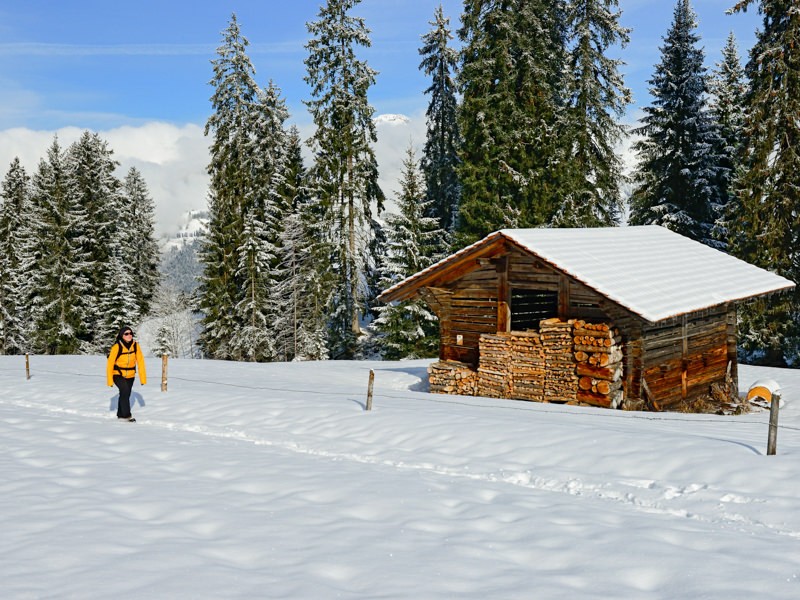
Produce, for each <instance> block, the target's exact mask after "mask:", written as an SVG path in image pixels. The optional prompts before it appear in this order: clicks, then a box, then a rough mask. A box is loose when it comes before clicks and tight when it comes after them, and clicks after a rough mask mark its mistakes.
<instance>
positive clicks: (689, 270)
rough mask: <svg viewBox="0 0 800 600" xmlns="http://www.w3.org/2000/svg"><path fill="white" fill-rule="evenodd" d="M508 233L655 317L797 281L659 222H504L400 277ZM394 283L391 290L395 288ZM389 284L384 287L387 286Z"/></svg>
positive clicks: (573, 274) (633, 308)
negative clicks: (564, 225)
mask: <svg viewBox="0 0 800 600" xmlns="http://www.w3.org/2000/svg"><path fill="white" fill-rule="evenodd" d="M498 237H502V238H506V239H508V240H510V241H512V242H513V243H515V244H516V245H518V246H520V247H521V248H523V249H524V250H527V251H528V252H530V253H531V254H534V255H536V256H538V257H539V258H541V259H542V260H544V261H545V262H547V263H549V264H551V265H552V266H554V267H555V268H556V269H558V270H560V271H562V272H563V273H565V274H567V275H569V276H571V277H572V278H574V279H576V280H578V281H580V282H582V283H584V284H585V285H587V286H588V287H590V288H592V289H593V290H595V291H596V292H598V293H599V294H601V295H603V296H605V297H606V298H609V299H610V300H613V301H614V302H616V303H617V304H619V305H621V306H623V307H625V308H627V309H628V310H630V311H631V312H633V313H636V314H637V315H640V316H641V317H643V318H645V319H646V320H648V321H650V322H656V321H661V320H663V319H667V318H669V317H674V316H677V315H681V314H685V313H690V312H694V311H698V310H702V309H705V308H709V307H711V306H717V305H720V304H724V303H727V302H734V301H737V300H744V299H746V298H752V297H755V296H761V295H764V294H768V293H771V292H777V291H781V290H787V289H791V288H793V287H794V285H795V284H794V283H793V282H791V281H789V280H788V279H785V278H784V277H781V276H779V275H776V274H775V273H772V272H770V271H766V270H764V269H761V268H759V267H756V266H754V265H751V264H749V263H746V262H744V261H742V260H739V259H738V258H734V257H733V256H730V255H728V254H725V253H724V252H720V251H719V250H715V249H713V248H710V247H708V246H706V245H704V244H701V243H699V242H696V241H694V240H691V239H689V238H687V237H684V236H682V235H680V234H677V233H674V232H672V231H670V230H669V229H666V228H664V227H659V226H657V225H646V226H637V227H601V228H587V229H503V230H501V231H498V232H495V233H493V234H491V235H489V236H487V237H486V238H484V239H483V240H481V241H479V242H476V243H475V244H473V245H472V246H469V247H467V248H464V249H463V250H461V251H459V252H457V253H456V254H454V255H452V256H450V257H448V258H446V259H444V260H443V261H440V262H439V263H437V264H436V265H433V266H431V267H429V268H428V269H426V270H425V271H422V272H420V273H418V274H417V275H415V276H413V277H411V278H409V279H407V280H406V281H405V282H401V283H400V284H398V285H397V286H394V288H397V287H399V286H403V285H405V284H408V283H410V282H411V281H412V280H415V279H417V278H420V277H421V276H423V275H424V274H425V273H426V272H433V271H435V270H436V269H438V268H441V265H443V263H446V262H448V261H450V260H452V259H454V258H455V257H458V256H459V255H464V254H468V253H470V252H473V251H475V250H476V249H477V248H479V247H480V246H482V245H483V244H486V243H490V242H491V241H492V240H496V239H497V238H498ZM394 288H392V289H394ZM389 291H390V290H387V291H386V292H384V294H386V293H388V292H389Z"/></svg>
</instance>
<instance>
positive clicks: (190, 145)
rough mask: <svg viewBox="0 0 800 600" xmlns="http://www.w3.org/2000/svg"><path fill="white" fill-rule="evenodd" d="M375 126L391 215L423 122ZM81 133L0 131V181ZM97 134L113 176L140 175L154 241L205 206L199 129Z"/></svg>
mask: <svg viewBox="0 0 800 600" xmlns="http://www.w3.org/2000/svg"><path fill="white" fill-rule="evenodd" d="M376 125H377V130H378V142H377V144H376V145H375V153H376V156H377V159H378V165H379V167H380V185H381V187H382V189H383V191H384V193H385V194H386V197H387V201H388V202H387V209H388V210H392V209H393V202H392V200H393V198H394V196H395V194H396V190H397V189H398V187H399V186H398V180H399V177H400V171H401V168H402V161H403V158H404V156H405V152H406V149H407V148H408V146H409V144H411V145H412V146H413V147H414V148H415V149H416V152H417V157H418V158H419V156H420V152H421V148H422V145H423V144H424V141H425V118H424V115H422V114H420V115H416V116H411V117H406V116H402V115H382V116H380V117H378V118H377V119H376ZM82 132H83V130H82V129H80V128H77V127H65V128H61V129H58V130H55V131H37V130H32V129H25V128H14V129H5V130H0V176H2V177H5V174H6V172H7V171H8V166H9V164H10V163H11V161H12V160H13V159H14V157H18V158H19V160H20V162H21V163H22V165H23V166H24V167H25V169H26V171H27V172H28V175H33V173H34V172H35V171H36V169H37V167H38V164H39V161H40V160H41V159H43V158H44V157H45V155H46V153H47V148H48V147H49V146H50V145H51V144H52V143H53V137H54V136H56V135H57V136H58V141H59V144H60V145H61V146H62V147H64V148H66V147H67V146H69V145H70V144H72V143H73V142H75V141H77V140H78V139H79V138H80V136H81V133H82ZM97 133H98V135H100V137H101V138H102V139H104V140H106V141H107V142H108V145H109V147H110V148H111V149H112V150H113V151H114V158H115V159H116V160H117V161H118V162H119V163H120V166H119V168H118V171H117V176H118V177H119V178H120V179H121V178H123V177H124V176H125V174H126V173H127V172H128V170H129V169H130V168H131V167H136V168H137V169H138V170H139V171H141V173H142V175H143V176H144V178H145V181H146V182H147V186H148V188H149V190H150V195H151V196H152V198H153V200H154V201H155V205H156V232H157V234H158V235H159V236H164V235H169V234H172V233H174V232H175V231H177V229H178V226H179V225H180V223H181V222H182V220H183V215H184V214H185V213H186V212H187V211H189V210H202V209H204V208H205V207H206V205H207V192H208V182H209V177H208V174H207V173H206V166H207V165H208V162H209V153H208V145H209V143H208V139H206V137H205V136H204V135H203V127H201V126H199V125H195V124H187V125H174V124H170V123H161V122H151V123H146V124H143V125H139V126H124V127H116V128H112V129H108V130H104V131H98V132H97ZM300 133H301V135H302V136H303V138H304V139H307V138H308V136H309V134H310V133H311V125H306V126H303V127H300ZM309 163H310V155H308V154H307V155H306V164H307V165H308V164H309Z"/></svg>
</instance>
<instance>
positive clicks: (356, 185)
mask: <svg viewBox="0 0 800 600" xmlns="http://www.w3.org/2000/svg"><path fill="white" fill-rule="evenodd" d="M357 4H358V0H328V1H327V2H326V3H325V5H324V6H323V7H322V8H321V9H320V12H319V14H318V19H317V20H316V21H313V22H310V23H308V24H307V27H308V31H309V33H310V34H311V35H312V36H313V37H312V39H311V40H310V41H309V42H308V44H306V49H307V50H308V57H307V58H306V60H305V65H306V68H307V75H306V77H305V80H306V82H307V83H308V84H309V85H310V86H311V97H312V99H311V100H309V101H307V102H306V104H307V106H308V108H309V111H310V113H311V116H312V118H313V120H314V125H315V126H316V130H315V132H314V135H313V136H312V138H311V139H310V140H309V145H310V146H311V148H312V150H313V152H314V164H313V167H312V169H311V172H310V176H311V180H312V187H313V193H314V194H315V195H316V196H317V197H318V198H319V201H320V202H321V205H322V207H324V209H325V216H324V222H325V227H324V228H323V231H326V233H327V236H328V239H329V240H330V246H331V250H332V256H331V257H330V258H329V261H328V262H329V264H330V269H331V272H332V274H333V277H334V283H333V289H332V293H331V295H330V321H329V343H330V353H331V356H332V357H334V358H351V357H353V356H354V355H355V352H356V346H357V343H358V339H359V337H360V336H361V325H360V321H361V317H362V315H363V314H365V313H366V311H367V310H368V306H367V295H368V294H367V292H368V291H367V289H366V286H365V283H366V280H367V274H368V271H369V270H370V269H371V266H370V263H371V262H374V258H373V257H371V256H370V254H369V248H370V245H371V243H372V240H373V238H374V235H375V233H374V231H373V229H372V227H373V224H374V223H375V221H374V219H373V218H372V214H373V208H375V209H376V210H377V212H378V213H380V211H381V210H382V209H383V192H382V191H381V189H380V187H379V186H378V164H377V160H376V158H375V152H374V150H373V148H372V144H374V143H375V141H376V140H377V136H376V132H375V124H374V122H373V120H372V117H373V113H374V110H373V108H372V107H371V106H370V105H369V102H368V99H367V93H368V91H369V88H370V86H372V84H373V83H374V82H375V76H376V72H375V71H373V70H372V69H371V68H369V66H368V65H367V63H366V62H365V61H363V60H359V59H358V58H357V57H356V50H357V48H358V47H359V46H361V47H369V46H370V40H369V30H368V29H367V28H366V26H365V24H364V20H363V19H362V18H360V17H355V16H352V15H351V14H350V11H351V10H352V9H353V8H354V7H355V6H356V5H357Z"/></svg>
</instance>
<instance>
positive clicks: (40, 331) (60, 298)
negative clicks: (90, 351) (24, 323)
mask: <svg viewBox="0 0 800 600" xmlns="http://www.w3.org/2000/svg"><path fill="white" fill-rule="evenodd" d="M74 181H75V179H74V178H73V177H72V176H71V175H70V174H69V172H68V170H67V160H66V156H65V153H64V151H63V150H62V149H61V146H60V145H59V144H58V138H54V140H53V143H52V144H51V146H50V147H49V148H48V150H47V158H45V159H42V160H41V161H40V162H39V166H38V169H37V171H36V172H35V173H34V176H33V193H32V196H31V197H32V213H33V215H34V227H33V228H34V233H33V247H32V251H33V256H32V262H31V270H30V272H29V280H28V286H29V289H30V290H31V291H32V297H31V300H30V307H31V316H32V318H33V331H32V339H31V342H32V349H33V351H34V352H39V353H42V354H76V353H78V352H79V351H80V350H81V349H82V346H83V344H82V343H83V342H86V341H87V329H88V321H89V316H90V311H89V307H88V306H87V304H88V303H90V302H92V301H93V297H92V295H91V294H92V292H93V288H92V285H91V280H90V273H91V272H92V270H93V269H94V268H95V265H93V264H92V260H91V257H90V255H89V254H88V253H87V252H86V250H85V248H86V247H87V243H86V240H85V237H84V236H85V223H86V222H87V221H88V219H89V215H87V214H86V212H85V209H84V208H83V206H82V205H81V203H80V201H79V196H78V193H77V192H76V190H75V189H74V187H73V186H74Z"/></svg>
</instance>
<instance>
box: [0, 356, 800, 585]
mask: <svg viewBox="0 0 800 600" xmlns="http://www.w3.org/2000/svg"><path fill="white" fill-rule="evenodd" d="M104 361H105V359H104V357H40V356H34V357H32V358H31V373H32V378H31V379H30V380H26V379H25V371H24V359H23V358H21V357H0V446H1V447H2V451H0V465H1V467H0V472H1V473H2V479H1V480H0V582H1V583H0V588H2V597H3V598H59V599H60V598H116V599H120V598H137V599H138V598H186V599H190V598H191V599H195V598H298V599H327V598H359V599H366V598H369V599H375V598H384V599H386V598H414V599H429V598H474V599H481V600H485V599H500V598H520V599H542V598H544V599H548V598H553V599H555V598H558V599H563V598H569V599H570V600H575V599H580V598H593V599H601V598H602V599H605V598H637V599H638V598H664V599H675V598H705V599H716V598H719V599H726V600H727V599H734V598H755V597H758V598H770V599H782V598H786V599H793V600H794V599H796V598H800V371H789V370H771V369H763V368H753V367H741V371H740V381H741V384H742V387H743V388H747V387H748V385H749V384H750V383H751V382H753V381H754V380H756V379H758V378H762V377H772V378H773V379H776V380H777V381H778V382H779V383H780V384H781V385H782V388H783V397H784V399H785V405H784V408H783V409H782V410H781V415H780V425H781V429H780V431H779V434H778V455H777V456H766V455H765V448H766V442H767V422H768V412H767V411H760V412H756V413H751V414H748V415H744V416H739V417H719V416H712V415H683V414H670V413H662V414H648V413H629V412H620V411H610V410H602V409H590V408H580V407H566V406H555V405H545V404H533V403H525V402H515V401H507V400H490V399H484V398H465V397H456V396H440V395H432V394H428V393H426V392H425V391H424V390H425V389H426V383H425V380H426V373H425V368H426V366H427V364H428V362H429V361H412V362H383V363H381V362H372V363H369V362H333V361H331V362H322V363H292V364H277V363H276V364H242V363H224V362H215V361H191V360H185V361H180V360H175V361H171V363H170V372H169V391H168V392H163V393H162V392H161V391H160V390H159V383H160V381H159V380H160V361H156V360H155V359H151V360H149V362H148V367H149V370H150V373H149V375H150V382H149V383H148V385H147V386H144V387H140V386H139V384H138V383H137V384H136V387H135V388H134V392H135V394H136V395H135V397H134V400H135V404H134V408H133V413H134V415H135V416H136V417H137V419H138V422H137V423H127V422H119V421H117V420H116V418H115V409H116V394H115V391H116V390H112V389H110V388H107V387H105V374H104ZM370 368H372V369H374V370H375V372H376V379H375V396H374V409H373V410H372V411H371V412H367V411H365V410H364V408H365V407H364V405H365V401H366V391H367V382H368V375H369V370H370Z"/></svg>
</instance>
